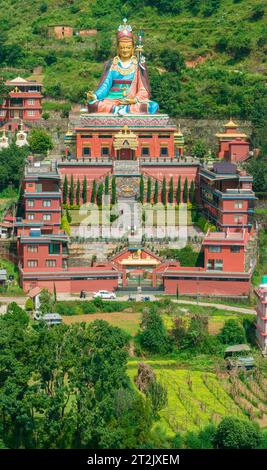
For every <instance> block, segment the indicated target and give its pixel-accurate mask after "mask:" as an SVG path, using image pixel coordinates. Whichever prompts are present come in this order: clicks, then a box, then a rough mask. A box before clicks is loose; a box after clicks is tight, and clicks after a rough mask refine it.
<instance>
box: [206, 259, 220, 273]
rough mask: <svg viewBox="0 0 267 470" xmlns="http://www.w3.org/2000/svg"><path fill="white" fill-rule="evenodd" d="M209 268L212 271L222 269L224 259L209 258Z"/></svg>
mask: <svg viewBox="0 0 267 470" xmlns="http://www.w3.org/2000/svg"><path fill="white" fill-rule="evenodd" d="M207 269H208V270H211V271H222V269H223V260H222V259H208V261H207Z"/></svg>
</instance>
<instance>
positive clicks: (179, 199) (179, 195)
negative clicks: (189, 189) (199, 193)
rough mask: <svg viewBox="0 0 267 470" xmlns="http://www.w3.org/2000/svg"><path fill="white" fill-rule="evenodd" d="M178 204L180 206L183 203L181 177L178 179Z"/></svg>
mask: <svg viewBox="0 0 267 470" xmlns="http://www.w3.org/2000/svg"><path fill="white" fill-rule="evenodd" d="M176 202H177V204H178V205H179V204H180V202H181V176H179V178H178V184H177V190H176Z"/></svg>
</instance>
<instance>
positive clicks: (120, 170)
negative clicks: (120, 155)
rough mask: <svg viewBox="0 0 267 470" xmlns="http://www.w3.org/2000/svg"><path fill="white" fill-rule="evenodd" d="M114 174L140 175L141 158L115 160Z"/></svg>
mask: <svg viewBox="0 0 267 470" xmlns="http://www.w3.org/2000/svg"><path fill="white" fill-rule="evenodd" d="M113 174H114V176H140V175H141V173H140V165H139V160H114V161H113Z"/></svg>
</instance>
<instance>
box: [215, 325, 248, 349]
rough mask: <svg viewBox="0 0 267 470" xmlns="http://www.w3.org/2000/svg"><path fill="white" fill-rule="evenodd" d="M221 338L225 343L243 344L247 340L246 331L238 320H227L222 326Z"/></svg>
mask: <svg viewBox="0 0 267 470" xmlns="http://www.w3.org/2000/svg"><path fill="white" fill-rule="evenodd" d="M220 339H221V341H222V343H224V344H242V343H245V342H246V333H245V330H244V328H243V326H242V325H241V324H240V322H239V321H237V320H227V321H226V322H225V324H224V326H223V328H222V331H221V334H220Z"/></svg>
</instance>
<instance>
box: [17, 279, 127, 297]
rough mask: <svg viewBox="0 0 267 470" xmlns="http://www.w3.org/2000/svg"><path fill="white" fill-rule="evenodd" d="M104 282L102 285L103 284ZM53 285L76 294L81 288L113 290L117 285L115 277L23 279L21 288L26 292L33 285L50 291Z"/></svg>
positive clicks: (91, 290) (59, 289) (60, 289)
mask: <svg viewBox="0 0 267 470" xmlns="http://www.w3.org/2000/svg"><path fill="white" fill-rule="evenodd" d="M103 283H104V285H103ZM54 285H55V287H56V291H57V292H66V293H72V294H77V293H79V292H81V290H82V289H83V290H85V292H97V291H98V290H100V289H103V288H105V290H108V291H110V292H111V291H113V290H116V289H117V287H118V280H117V279H105V280H103V279H86V280H80V279H75V280H74V279H72V280H71V279H66V280H55V281H54V280H36V281H28V280H26V281H23V283H22V288H23V290H24V292H28V291H29V290H30V289H32V288H33V287H37V286H38V287H41V288H44V289H48V290H49V291H50V292H54Z"/></svg>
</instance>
